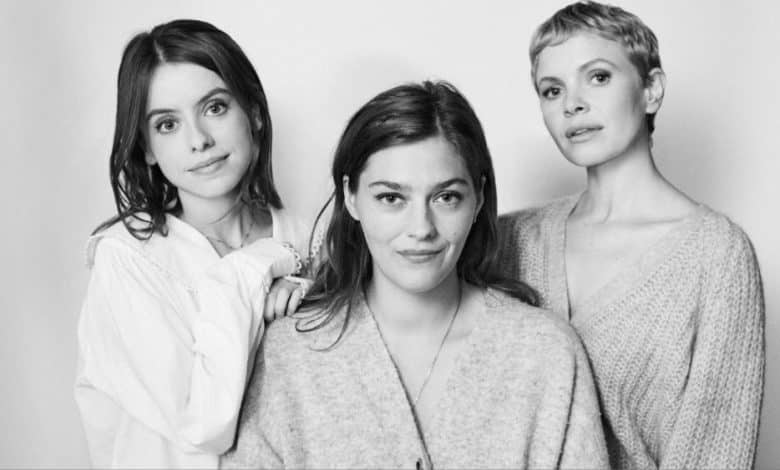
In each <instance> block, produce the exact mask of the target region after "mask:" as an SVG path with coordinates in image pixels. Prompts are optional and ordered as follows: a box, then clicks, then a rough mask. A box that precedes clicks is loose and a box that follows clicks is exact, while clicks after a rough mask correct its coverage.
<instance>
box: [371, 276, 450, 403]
mask: <svg viewBox="0 0 780 470" xmlns="http://www.w3.org/2000/svg"><path fill="white" fill-rule="evenodd" d="M462 298H463V289H459V290H458V303H457V304H456V305H455V311H454V312H453V314H452V317H450V322H449V324H448V325H447V329H446V330H445V331H444V336H442V338H441V342H440V343H439V347H438V348H437V349H436V354H434V355H433V360H432V361H431V364H430V366H428V371H427V372H426V373H425V378H424V379H423V382H422V385H420V389H419V390H418V391H417V393H416V394H415V396H414V398H413V399H412V407H416V406H417V402H418V401H420V397H421V396H422V394H423V390H425V386H426V385H428V381H429V380H430V379H431V375H432V374H433V369H434V368H435V367H436V362H437V361H438V360H439V355H440V354H441V350H442V349H443V348H444V343H445V342H447V338H448V337H449V336H450V331H452V325H454V324H455V317H457V316H458V312H459V311H460V301H461V299H462ZM366 307H368V311H369V312H370V313H371V316H372V317H374V322H375V323H376V326H377V330H378V331H379V337H380V338H381V339H382V343H384V345H385V349H387V352H388V354H389V355H390V359H391V360H392V361H393V365H394V366H395V368H396V371H397V372H398V376H399V377H400V376H401V371H400V369H398V361H396V360H395V358H394V357H393V353H392V352H390V348H389V347H388V346H387V340H385V336H384V334H382V328H381V327H379V322H377V321H376V315H374V312H373V311H372V310H371V307H369V306H368V301H366ZM409 398H412V397H411V396H410V397H409Z"/></svg>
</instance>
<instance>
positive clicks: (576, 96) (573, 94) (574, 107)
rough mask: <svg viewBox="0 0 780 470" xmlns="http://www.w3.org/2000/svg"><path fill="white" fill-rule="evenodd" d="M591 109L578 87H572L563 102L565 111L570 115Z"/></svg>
mask: <svg viewBox="0 0 780 470" xmlns="http://www.w3.org/2000/svg"><path fill="white" fill-rule="evenodd" d="M588 110H590V106H588V102H587V101H586V100H585V97H584V96H583V95H582V93H581V92H580V91H579V90H578V89H577V88H570V89H569V91H568V92H567V93H566V97H565V98H564V102H563V113H564V114H565V115H566V116H567V117H568V116H574V115H576V114H582V113H585V112H587V111H588Z"/></svg>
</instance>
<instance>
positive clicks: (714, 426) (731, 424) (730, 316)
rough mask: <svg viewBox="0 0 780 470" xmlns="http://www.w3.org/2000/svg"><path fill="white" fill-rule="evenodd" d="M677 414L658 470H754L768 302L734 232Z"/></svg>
mask: <svg viewBox="0 0 780 470" xmlns="http://www.w3.org/2000/svg"><path fill="white" fill-rule="evenodd" d="M708 275H709V276H710V279H709V282H708V284H707V286H706V287H705V290H704V292H703V295H704V298H703V299H702V306H701V311H700V312H699V318H698V331H697V333H696V338H695V342H694V344H693V353H692V361H691V366H690V372H689V375H688V383H687V385H686V387H685V391H684V393H683V396H682V397H681V400H682V405H681V407H680V413H679V415H678V416H677V417H676V420H675V424H674V426H673V429H672V433H671V436H670V437H669V439H668V442H667V443H666V445H665V446H664V448H663V450H662V454H661V456H660V465H659V467H660V468H750V467H752V465H753V459H754V455H755V448H756V441H757V437H758V422H759V416H760V412H761V400H762V395H763V386H764V362H765V352H764V299H763V291H762V287H761V276H760V273H759V270H758V263H757V262H756V258H755V255H754V253H753V249H752V247H751V245H750V242H749V240H748V239H747V237H746V236H745V235H744V233H742V231H741V230H739V229H737V228H732V230H731V233H730V236H729V239H728V240H727V243H726V244H725V254H724V255H723V256H719V257H717V259H716V262H715V263H714V265H713V266H712V267H711V268H710V270H709V272H708Z"/></svg>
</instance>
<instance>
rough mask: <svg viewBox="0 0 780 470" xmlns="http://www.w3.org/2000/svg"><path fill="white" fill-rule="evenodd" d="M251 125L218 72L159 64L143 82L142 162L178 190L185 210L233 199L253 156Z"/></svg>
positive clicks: (193, 67) (180, 64) (181, 65)
mask: <svg viewBox="0 0 780 470" xmlns="http://www.w3.org/2000/svg"><path fill="white" fill-rule="evenodd" d="M253 124H254V123H252V122H251V121H250V118H249V116H247V114H246V113H245V112H244V110H243V109H242V108H241V106H239V103H238V101H237V100H236V98H235V97H234V96H233V94H232V93H231V92H230V90H228V88H227V86H226V85H225V83H224V82H223V81H222V79H221V78H220V77H219V75H217V74H215V73H214V72H212V71H211V70H209V69H206V68H204V67H201V66H199V65H195V64H191V63H169V64H162V65H160V66H159V67H157V69H155V71H154V73H153V74H152V78H151V83H150V85H149V97H148V100H147V105H146V114H145V121H144V131H145V133H146V143H147V152H146V162H147V163H148V164H149V165H159V166H160V170H161V171H162V173H163V174H164V175H165V177H166V178H168V180H169V181H170V182H171V183H172V184H173V185H174V186H176V187H177V188H178V190H179V198H180V199H181V202H182V206H183V207H184V209H185V211H186V210H187V208H188V207H189V206H191V204H193V203H196V201H208V200H215V199H225V200H230V201H233V200H235V198H236V196H237V194H238V191H239V188H238V186H239V183H240V181H241V178H242V177H243V176H244V174H245V173H246V172H247V169H248V168H249V165H250V163H251V162H252V160H253V159H254V158H255V156H256V155H257V146H256V145H255V144H254V143H253V139H252V126H253Z"/></svg>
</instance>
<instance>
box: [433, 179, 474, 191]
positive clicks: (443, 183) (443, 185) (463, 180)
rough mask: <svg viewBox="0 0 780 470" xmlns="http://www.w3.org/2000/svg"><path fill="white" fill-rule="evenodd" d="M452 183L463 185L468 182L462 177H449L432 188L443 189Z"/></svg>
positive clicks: (466, 184)
mask: <svg viewBox="0 0 780 470" xmlns="http://www.w3.org/2000/svg"><path fill="white" fill-rule="evenodd" d="M453 184H462V185H464V186H468V185H469V182H468V181H466V180H465V179H463V178H450V179H448V180H447V181H442V182H441V183H439V184H437V185H436V186H435V187H434V190H439V189H444V188H446V187H448V186H452V185H453Z"/></svg>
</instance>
